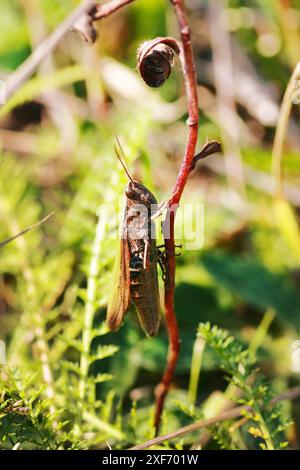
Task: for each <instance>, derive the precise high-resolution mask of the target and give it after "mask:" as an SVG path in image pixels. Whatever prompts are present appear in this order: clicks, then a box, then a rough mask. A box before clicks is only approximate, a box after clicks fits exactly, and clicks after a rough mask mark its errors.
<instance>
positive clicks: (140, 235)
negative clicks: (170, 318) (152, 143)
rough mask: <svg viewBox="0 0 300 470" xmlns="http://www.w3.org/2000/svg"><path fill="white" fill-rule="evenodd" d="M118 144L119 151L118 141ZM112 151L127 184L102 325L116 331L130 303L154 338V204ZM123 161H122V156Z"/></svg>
mask: <svg viewBox="0 0 300 470" xmlns="http://www.w3.org/2000/svg"><path fill="white" fill-rule="evenodd" d="M118 144H119V147H120V148H121V146H120V143H119V141H118ZM115 151H116V154H117V157H118V159H119V160H120V162H121V164H122V166H123V168H124V170H125V172H126V174H127V176H128V179H129V181H128V183H127V185H126V188H125V196H126V206H125V214H124V219H123V224H122V233H121V241H120V253H119V255H118V256H117V258H116V263H115V273H114V279H113V288H112V292H111V295H110V299H109V303H108V308H107V317H106V321H107V325H108V327H109V329H110V330H112V331H116V330H118V329H119V328H120V326H121V324H122V322H123V319H124V316H125V314H126V312H127V310H128V308H129V305H130V302H131V301H132V302H133V303H134V305H135V307H136V310H137V314H138V318H139V321H140V325H141V327H142V329H143V330H144V332H145V333H146V335H147V336H154V335H155V334H156V333H157V331H158V328H159V323H160V301H159V290H158V274H157V263H158V262H160V260H159V256H160V254H159V251H158V248H157V246H156V237H155V225H154V222H153V221H152V220H151V216H152V214H153V213H155V212H156V211H157V201H156V199H155V197H154V195H153V194H152V193H151V191H149V189H147V188H146V187H145V186H144V185H142V184H141V183H138V182H137V181H135V180H134V179H133V178H132V176H131V175H130V173H129V171H128V169H127V168H126V166H125V164H124V163H123V161H122V158H121V155H120V154H119V152H118V149H117V147H116V146H115ZM122 153H123V151H122ZM123 157H124V159H125V156H124V153H123ZM125 161H126V160H125Z"/></svg>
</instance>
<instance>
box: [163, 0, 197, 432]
mask: <svg viewBox="0 0 300 470" xmlns="http://www.w3.org/2000/svg"><path fill="white" fill-rule="evenodd" d="M171 3H172V4H173V6H174V9H175V13H176V16H177V21H178V24H179V28H180V34H181V41H182V50H181V53H180V59H181V63H182V68H183V74H184V80H185V88H186V95H187V100H188V114H189V118H188V126H189V131H188V140H187V144H186V149H185V154H184V158H183V162H182V165H181V168H180V171H179V174H178V177H177V180H176V183H175V186H174V189H173V192H172V195H171V198H170V200H169V201H168V210H167V214H166V219H165V221H164V226H165V228H166V227H168V232H169V233H166V231H164V238H165V247H166V281H165V317H166V326H167V331H168V336H169V350H168V359H167V365H166V369H165V372H164V375H163V378H162V381H161V383H160V384H159V385H158V387H157V388H156V406H155V421H154V424H155V428H156V432H157V431H158V429H159V425H160V420H161V414H162V410H163V406H164V401H165V398H166V396H167V393H168V391H169V388H170V384H171V382H172V379H173V375H174V371H175V367H176V363H177V360H178V355H179V350H180V339H179V331H178V325H177V320H176V315H175V305H174V292H175V272H176V258H175V238H174V224H175V216H176V210H177V207H178V204H179V202H180V198H181V195H182V192H183V190H184V187H185V185H186V182H187V179H188V177H189V174H190V172H191V169H192V163H193V158H194V155H195V149H196V144H197V137H198V119H199V117H198V95H197V79H196V69H195V62H194V56H193V50H192V45H191V37H190V29H189V25H188V19H187V15H186V10H185V4H184V0H171Z"/></svg>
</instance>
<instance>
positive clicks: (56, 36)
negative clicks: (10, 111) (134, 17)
mask: <svg viewBox="0 0 300 470" xmlns="http://www.w3.org/2000/svg"><path fill="white" fill-rule="evenodd" d="M93 4H94V1H93V0H84V1H83V2H81V3H80V5H79V6H78V7H77V8H75V10H74V11H72V13H70V15H69V16H68V17H67V18H66V19H65V20H64V21H62V23H61V24H60V25H59V26H58V27H57V28H56V29H55V30H54V31H53V33H52V34H50V36H48V37H47V39H45V40H44V41H43V42H42V43H41V44H40V45H39V46H38V47H37V48H36V49H35V50H34V51H33V53H32V54H31V55H30V56H29V57H28V59H26V60H25V62H23V64H21V65H20V67H18V69H17V70H16V71H15V72H13V73H12V74H11V75H10V76H9V77H8V78H7V80H6V82H5V91H6V99H8V98H9V97H10V96H11V95H13V94H14V93H15V92H16V91H17V90H18V88H19V87H20V86H21V85H22V83H24V82H25V81H26V80H27V79H28V78H29V77H30V76H31V75H32V74H33V73H34V71H35V70H36V68H37V67H38V66H39V64H40V63H41V61H42V60H43V59H44V58H45V57H46V56H47V55H48V54H49V53H50V52H51V51H52V50H53V49H54V48H55V47H56V46H57V44H58V43H59V41H60V40H61V38H62V37H63V36H64V35H65V33H66V32H67V31H68V30H69V29H70V28H71V27H72V25H73V24H74V23H75V21H76V20H77V19H78V18H79V17H80V16H81V15H82V14H84V13H85V12H86V11H88V10H89V9H90V8H91V7H92V6H93Z"/></svg>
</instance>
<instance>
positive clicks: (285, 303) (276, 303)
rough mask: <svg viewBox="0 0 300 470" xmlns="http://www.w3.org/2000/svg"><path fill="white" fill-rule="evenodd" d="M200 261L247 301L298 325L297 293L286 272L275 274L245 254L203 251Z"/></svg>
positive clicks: (299, 301)
mask: <svg viewBox="0 0 300 470" xmlns="http://www.w3.org/2000/svg"><path fill="white" fill-rule="evenodd" d="M201 262H202V264H203V265H204V267H205V268H206V270H207V271H208V272H209V273H210V274H211V276H212V277H213V278H214V280H215V281H216V282H217V283H218V284H221V285H222V286H224V287H226V288H227V289H229V290H230V291H231V292H232V293H233V294H235V295H236V296H238V297H240V298H241V299H243V300H244V301H246V302H249V304H251V305H253V306H255V307H258V308H261V309H262V310H266V309H267V308H270V307H271V308H273V309H274V310H275V311H276V313H277V314H278V315H279V317H280V319H281V320H284V321H288V322H289V323H291V324H293V325H294V326H297V327H299V326H300V315H299V313H300V295H299V293H298V291H297V289H296V287H295V286H294V285H293V283H292V281H291V280H290V279H289V278H288V276H287V275H281V274H275V273H273V272H271V271H269V270H268V269H267V268H266V267H265V266H264V265H262V264H261V263H259V261H256V260H254V259H252V258H249V257H237V256H233V255H229V254H226V253H224V252H221V251H219V252H206V253H204V254H203V255H202V256H201Z"/></svg>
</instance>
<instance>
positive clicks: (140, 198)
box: [125, 181, 157, 206]
mask: <svg viewBox="0 0 300 470" xmlns="http://www.w3.org/2000/svg"><path fill="white" fill-rule="evenodd" d="M125 194H126V196H127V197H128V199H132V200H133V201H135V202H138V203H139V204H145V205H146V206H151V205H152V204H157V201H156V199H155V197H154V195H153V194H152V193H151V191H149V189H147V188H146V187H145V186H144V185H142V184H141V183H138V182H137V181H128V183H127V185H126V188H125Z"/></svg>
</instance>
